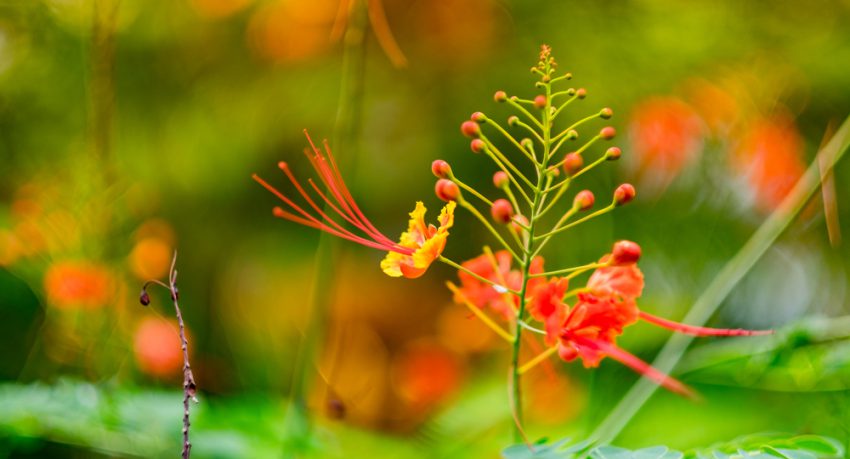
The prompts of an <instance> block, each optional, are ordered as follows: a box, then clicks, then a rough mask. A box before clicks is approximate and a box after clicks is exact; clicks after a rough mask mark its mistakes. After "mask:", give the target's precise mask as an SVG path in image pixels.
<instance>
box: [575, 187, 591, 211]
mask: <svg viewBox="0 0 850 459" xmlns="http://www.w3.org/2000/svg"><path fill="white" fill-rule="evenodd" d="M593 201H595V198H594V197H593V193H591V191H590V190H582V191H579V192H578V193H577V194H576V197H575V198H574V199H573V207H577V208H578V210H587V209H590V208H591V207H593Z"/></svg>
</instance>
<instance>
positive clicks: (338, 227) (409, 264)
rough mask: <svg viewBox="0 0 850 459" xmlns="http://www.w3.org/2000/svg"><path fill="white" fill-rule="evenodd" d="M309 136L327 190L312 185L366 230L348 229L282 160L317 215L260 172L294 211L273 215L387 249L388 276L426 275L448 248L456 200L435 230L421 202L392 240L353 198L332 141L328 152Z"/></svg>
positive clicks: (265, 184)
mask: <svg viewBox="0 0 850 459" xmlns="http://www.w3.org/2000/svg"><path fill="white" fill-rule="evenodd" d="M304 134H305V135H306V136H307V141H308V142H309V143H310V147H311V148H312V151H313V154H312V155H311V154H310V153H309V152H308V153H307V157H308V158H309V159H310V163H311V164H312V165H313V168H314V169H315V170H316V173H317V174H318V175H319V179H320V180H321V181H322V183H323V184H324V185H325V190H326V191H324V192H322V191H321V189H320V188H319V186H318V185H317V184H316V182H314V181H313V179H308V180H307V182H308V183H309V184H310V186H311V187H312V188H313V191H314V192H315V193H316V194H317V195H318V196H319V197H320V198H321V199H322V201H324V204H325V205H326V206H327V208H329V209H331V210H333V212H335V213H336V214H337V215H338V216H339V217H341V218H342V219H343V220H344V221H345V222H347V223H349V224H350V225H352V226H354V227H355V228H357V229H358V230H359V231H360V233H362V234H357V233H355V232H353V231H351V230H349V229H347V228H346V227H345V226H343V223H341V222H339V221H337V220H335V219H333V218H331V217H330V216H329V215H328V214H327V213H326V212H325V211H324V210H322V207H320V206H319V204H317V203H316V202H315V201H314V200H313V198H311V197H310V194H309V193H307V191H306V190H305V189H304V187H303V186H301V183H300V182H299V181H298V180H297V179H296V178H295V176H294V175H293V174H292V172H291V171H290V170H289V166H288V165H287V164H286V163H285V162H283V161H281V162H280V163H278V167H279V168H280V169H281V170H282V171H283V173H284V174H286V177H287V178H288V179H289V181H290V182H291V183H292V185H293V186H294V187H295V189H296V190H297V191H298V193H299V194H300V195H301V197H302V198H303V199H304V201H305V202H306V203H307V205H308V206H309V208H310V209H312V211H313V212H314V213H310V212H308V211H307V210H305V209H304V208H302V207H301V206H299V205H298V204H296V203H295V202H294V201H293V200H292V199H290V198H288V197H287V196H285V195H284V194H283V193H281V192H280V191H278V190H277V189H276V188H275V187H273V186H271V185H270V184H269V183H268V182H266V181H265V180H263V179H261V178H260V177H259V176H258V175H257V174H254V175H253V178H254V180H255V181H257V183H259V184H260V185H262V186H263V187H264V188H266V189H267V190H269V191H270V192H272V194H274V195H275V196H277V197H278V198H279V199H280V200H281V201H283V202H284V204H286V206H287V207H288V208H289V209H290V210H284V209H283V208H282V207H275V208H274V215H275V216H276V217H279V218H283V219H286V220H290V221H293V222H295V223H300V224H302V225H305V226H309V227H311V228H316V229H318V230H320V231H324V232H326V233H329V234H332V235H334V236H337V237H341V238H343V239H348V240H349V241H353V242H356V243H358V244H360V245H364V246H366V247H371V248H373V249H378V250H383V251H386V252H388V253H387V256H386V258H384V260H383V261H382V262H381V269H383V271H384V272H385V273H386V274H387V275H389V276H392V277H399V276H404V277H408V278H415V277H419V276H421V275H422V274H423V273H424V272H425V270H426V269H428V266H430V264H431V263H432V262H433V261H434V260H436V259H437V257H439V256H440V254H441V253H442V251H443V249H444V248H445V245H446V238H447V237H448V235H449V232H448V229H449V228H451V226H452V224H453V223H454V209H455V205H456V204H455V203H454V202H449V203H448V204H446V206H445V207H443V210H442V212H440V217H439V222H440V227H439V228H435V227H434V226H433V225H426V224H425V220H424V217H425V210H426V209H425V206H424V205H423V204H422V203H421V202H417V203H416V208H415V209H414V210H413V212H411V213H410V225H409V227H408V230H407V231H406V232H405V233H403V234H402V235H401V240H400V242H398V243H396V242H393V241H392V240H391V239H390V238H388V237H387V236H385V235H384V234H383V233H381V232H380V231H378V230H377V228H375V225H373V224H372V222H370V221H369V219H367V218H366V216H365V215H364V214H363V212H362V211H361V210H360V207H359V206H358V205H357V203H356V202H354V198H353V197H352V196H351V192H350V191H349V190H348V186H346V184H345V182H344V181H343V179H342V175H341V174H340V172H339V168H338V167H337V164H336V161H335V160H334V157H333V153H331V150H330V147H329V146H328V143H327V141H325V142H324V147H325V152H324V153H323V152H322V151H321V150H319V149H318V148H316V145H315V144H314V143H313V140H312V139H311V138H310V136H309V135H308V134H307V131H306V130H305V131H304Z"/></svg>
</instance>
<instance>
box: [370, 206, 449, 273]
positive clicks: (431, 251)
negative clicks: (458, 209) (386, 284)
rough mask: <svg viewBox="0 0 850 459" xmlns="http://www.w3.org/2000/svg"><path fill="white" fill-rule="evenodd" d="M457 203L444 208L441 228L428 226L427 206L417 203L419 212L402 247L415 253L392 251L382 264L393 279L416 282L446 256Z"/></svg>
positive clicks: (404, 234)
mask: <svg viewBox="0 0 850 459" xmlns="http://www.w3.org/2000/svg"><path fill="white" fill-rule="evenodd" d="M455 205H456V204H455V202H454V201H450V202H449V203H448V204H446V206H445V207H443V210H442V211H441V212H440V216H439V217H438V218H437V221H439V222H440V227H439V228H436V227H434V225H427V226H426V224H425V212H426V209H425V205H423V204H422V202H421V201H419V202H417V203H416V208H415V209H413V212H411V213H410V222H409V224H408V227H407V231H405V232H404V233H402V234H401V240H400V242H399V244H398V245H399V246H401V247H404V248H407V249H410V250H411V251H412V252H411V253H410V254H406V253H403V252H398V251H390V252H389V253H387V256H386V257H385V258H384V259H383V261H381V269H382V270H383V271H384V273H386V274H387V275H388V276H391V277H401V276H404V277H407V278H408V279H413V278H416V277H419V276H421V275H422V274H424V273H425V270H427V269H428V266H430V265H431V263H432V262H433V261H434V260H436V259H437V257H439V256H440V254H441V253H443V249H444V248H445V247H446V238H448V237H449V228H451V227H452V224H453V223H454V209H455Z"/></svg>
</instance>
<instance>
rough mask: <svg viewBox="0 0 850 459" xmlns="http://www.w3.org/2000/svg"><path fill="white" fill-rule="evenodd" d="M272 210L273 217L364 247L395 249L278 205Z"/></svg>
mask: <svg viewBox="0 0 850 459" xmlns="http://www.w3.org/2000/svg"><path fill="white" fill-rule="evenodd" d="M273 210H274V216H275V217H278V218H283V219H286V220H289V221H292V222H295V223H298V224H301V225H304V226H309V227H310V228H315V229H317V230H320V231H324V232H326V233H328V234H331V235H334V236H336V237H340V238H342V239H347V240H349V241H352V242H356V243H358V244H361V245H364V246H366V247H371V248H373V249H378V250H384V251H385V250H392V251H396V250H395V249H394V248H391V247H385V246H383V245H381V244H378V243H377V242H373V241H370V240H368V239H363V238H362V237H358V236H354V235H350V234H345V233H341V232H339V231H337V230H335V229H333V228H331V227H329V226H328V225H325V224H323V223H321V222H319V221H316V220H307V219H304V218H301V217H299V216H297V215H294V214H291V213H289V212H287V211H285V210H283V209H282V208H280V207H275V208H274V209H273Z"/></svg>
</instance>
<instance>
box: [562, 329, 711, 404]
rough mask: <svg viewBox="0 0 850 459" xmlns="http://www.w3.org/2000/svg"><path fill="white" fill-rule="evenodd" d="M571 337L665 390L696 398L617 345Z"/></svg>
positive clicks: (690, 391) (683, 386)
mask: <svg viewBox="0 0 850 459" xmlns="http://www.w3.org/2000/svg"><path fill="white" fill-rule="evenodd" d="M572 339H573V342H575V343H576V344H577V345H579V346H584V347H588V348H590V349H595V350H599V351H602V352H603V353H605V354H607V355H608V356H609V357H611V358H612V359H614V360H616V361H618V362H620V363H622V364H623V365H625V366H627V367H629V368H631V369H632V370H635V371H637V372H638V373H640V374H642V375H643V376H646V377H647V378H649V379H651V380H653V381H655V382H656V383H658V384H659V385H661V386H662V387H664V388H665V389H667V390H670V391H672V392H675V393H677V394H679V395H683V396H685V397H688V398H696V394H695V393H694V391H693V390H691V389H690V388H689V387H688V386H686V385H684V384H682V383H681V382H679V381H678V380H676V379H675V378H673V377H671V376H668V375H665V374H664V373H662V372H660V371H658V370H656V369H655V368H654V367H652V365H650V364H648V363H646V362H644V361H643V360H641V359H639V358H637V357H635V356H633V355H632V354H630V353H628V352H626V351H624V350H622V349H620V348H619V347H617V346H615V345H613V344H609V343H606V342H604V341H599V340H590V339H587V338H581V337H577V336H575V337H572Z"/></svg>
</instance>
